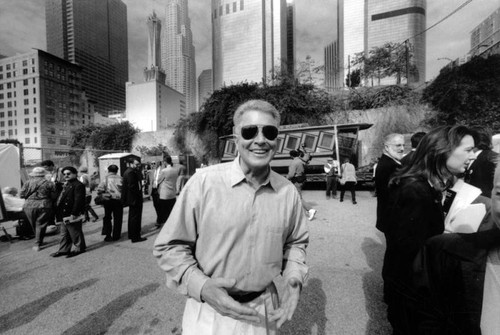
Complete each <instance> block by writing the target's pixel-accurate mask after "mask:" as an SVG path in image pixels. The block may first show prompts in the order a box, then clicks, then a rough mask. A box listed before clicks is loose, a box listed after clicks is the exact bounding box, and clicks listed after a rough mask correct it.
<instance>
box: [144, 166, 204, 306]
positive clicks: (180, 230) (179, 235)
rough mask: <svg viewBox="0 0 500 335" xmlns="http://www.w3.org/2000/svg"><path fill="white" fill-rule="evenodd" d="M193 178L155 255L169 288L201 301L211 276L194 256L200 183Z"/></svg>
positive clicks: (181, 196) (174, 209)
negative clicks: (203, 269)
mask: <svg viewBox="0 0 500 335" xmlns="http://www.w3.org/2000/svg"><path fill="white" fill-rule="evenodd" d="M196 179H197V178H196V177H195V176H193V177H192V178H191V179H190V180H189V181H188V182H187V183H186V185H185V188H186V190H185V191H184V192H182V193H181V195H180V196H179V198H178V199H177V201H176V203H175V206H174V208H173V210H172V212H171V214H170V216H169V218H168V221H167V222H166V223H165V224H164V225H163V228H162V230H161V231H160V234H159V235H158V237H157V238H156V241H155V243H154V250H153V255H154V256H155V257H156V258H157V259H158V265H159V266H160V267H161V268H162V269H163V271H165V273H166V280H167V286H168V287H169V288H172V289H176V290H177V291H179V292H180V293H182V294H184V295H189V296H190V297H192V298H194V299H196V300H198V301H201V298H200V294H201V289H202V287H203V285H204V284H205V282H206V281H207V280H208V277H207V276H206V275H205V274H204V273H203V272H202V271H201V270H200V269H199V267H198V262H197V261H196V258H195V256H194V251H195V244H196V238H197V222H198V220H197V217H198V215H197V214H198V213H197V211H198V210H199V208H200V207H199V201H200V199H199V182H198V181H197V180H196Z"/></svg>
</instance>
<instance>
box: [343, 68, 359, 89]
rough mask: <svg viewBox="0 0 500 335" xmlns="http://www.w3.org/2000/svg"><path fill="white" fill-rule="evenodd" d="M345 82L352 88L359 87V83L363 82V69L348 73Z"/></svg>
mask: <svg viewBox="0 0 500 335" xmlns="http://www.w3.org/2000/svg"><path fill="white" fill-rule="evenodd" d="M345 82H346V85H347V87H351V88H354V87H358V86H359V84H361V70H360V69H355V70H354V71H352V72H351V73H348V74H347V78H346V81H345Z"/></svg>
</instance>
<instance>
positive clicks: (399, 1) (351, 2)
mask: <svg viewBox="0 0 500 335" xmlns="http://www.w3.org/2000/svg"><path fill="white" fill-rule="evenodd" d="M425 10H426V0H377V1H374V0H338V2H337V36H336V40H335V42H337V43H338V54H337V55H336V57H338V58H339V63H340V66H339V68H338V71H339V73H338V79H339V80H335V82H336V83H337V85H339V86H338V87H336V88H337V89H339V88H343V87H345V86H346V85H347V83H346V79H347V77H348V74H349V73H351V72H352V71H354V70H355V69H357V68H359V66H357V65H354V64H353V63H352V61H353V60H354V59H355V57H356V54H357V53H360V52H364V53H365V55H368V53H369V51H370V50H371V49H372V48H374V47H381V46H383V45H384V44H385V43H388V42H393V43H400V45H401V48H405V47H406V46H408V48H409V50H411V52H412V55H413V57H412V60H411V61H412V62H413V65H415V67H416V71H415V72H414V73H411V74H410V80H409V82H410V84H414V85H416V84H421V83H423V82H424V81H425V33H423V32H424V31H425V28H426V27H425V25H426V19H425ZM405 40H408V42H409V44H408V45H406V44H405V43H404V42H405ZM325 76H326V73H325ZM325 79H326V81H328V80H330V81H331V80H332V79H327V78H325ZM404 81H405V80H404ZM395 82H396V79H395V78H385V79H383V80H382V81H381V84H394V83H395Z"/></svg>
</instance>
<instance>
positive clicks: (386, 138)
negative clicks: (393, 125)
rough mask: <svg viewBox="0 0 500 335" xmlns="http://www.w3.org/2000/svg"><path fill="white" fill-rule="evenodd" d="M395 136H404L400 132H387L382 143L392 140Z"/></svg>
mask: <svg viewBox="0 0 500 335" xmlns="http://www.w3.org/2000/svg"><path fill="white" fill-rule="evenodd" d="M396 137H402V138H404V136H403V135H402V134H398V133H392V134H389V135H387V136H386V137H384V145H385V144H388V143H390V142H392V140H393V139H395V138H396Z"/></svg>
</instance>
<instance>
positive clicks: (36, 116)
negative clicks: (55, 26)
mask: <svg viewBox="0 0 500 335" xmlns="http://www.w3.org/2000/svg"><path fill="white" fill-rule="evenodd" d="M81 73H82V68H81V67H80V66H78V65H76V64H73V63H71V62H68V61H66V60H64V59H61V58H59V57H56V56H54V55H51V54H49V53H46V52H44V51H41V50H36V49H35V50H33V51H31V52H28V53H25V54H22V55H17V56H13V57H6V58H3V59H0V139H17V140H18V141H19V142H21V143H22V144H23V145H24V146H25V147H32V148H40V150H36V151H35V152H36V153H33V154H32V155H30V157H25V160H27V161H31V160H34V161H37V160H42V159H54V158H55V157H56V156H67V154H68V152H69V149H70V146H69V144H70V139H71V136H72V133H73V132H74V131H75V130H76V129H79V128H81V127H82V126H85V125H88V124H91V123H93V115H94V107H93V104H92V103H91V101H89V99H88V98H87V97H86V96H85V93H84V91H83V90H82V80H81V78H82V75H81Z"/></svg>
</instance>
